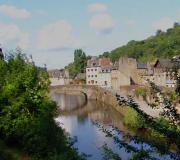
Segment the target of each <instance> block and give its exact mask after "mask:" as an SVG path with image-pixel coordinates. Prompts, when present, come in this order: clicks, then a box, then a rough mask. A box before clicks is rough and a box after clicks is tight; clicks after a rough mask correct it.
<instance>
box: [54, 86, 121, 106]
mask: <svg viewBox="0 0 180 160" xmlns="http://www.w3.org/2000/svg"><path fill="white" fill-rule="evenodd" d="M53 92H60V93H71V92H79V93H82V94H84V96H85V98H86V100H96V101H99V102H102V103H104V104H107V105H113V106H117V105H118V102H117V100H116V97H115V96H114V95H113V94H112V92H110V91H108V90H106V89H104V88H101V87H98V86H91V85H58V86H51V93H53Z"/></svg>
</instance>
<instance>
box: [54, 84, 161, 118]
mask: <svg viewBox="0 0 180 160" xmlns="http://www.w3.org/2000/svg"><path fill="white" fill-rule="evenodd" d="M51 90H53V92H54V91H55V92H59V91H60V92H75V91H76V92H80V93H83V94H84V95H85V96H86V98H87V100H96V101H99V102H101V103H103V104H106V105H109V106H111V107H114V108H115V109H116V110H117V111H121V113H122V110H123V107H120V105H119V103H118V101H117V97H116V94H118V95H120V96H121V97H123V98H125V99H126V98H127V96H128V95H132V94H133V90H131V91H129V90H127V89H126V88H125V89H124V88H121V89H120V90H119V91H112V90H111V89H105V88H101V87H98V86H89V85H61V86H54V87H51ZM133 99H134V101H135V102H136V103H137V104H139V106H140V109H141V110H143V111H144V112H145V113H146V114H148V115H150V116H152V117H157V116H158V115H159V113H160V111H161V109H152V108H151V107H150V106H148V104H147V103H146V102H145V101H144V100H143V99H142V98H141V97H140V98H137V97H134V98H133Z"/></svg>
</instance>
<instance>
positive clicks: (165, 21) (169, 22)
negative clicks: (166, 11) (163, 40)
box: [152, 17, 174, 31]
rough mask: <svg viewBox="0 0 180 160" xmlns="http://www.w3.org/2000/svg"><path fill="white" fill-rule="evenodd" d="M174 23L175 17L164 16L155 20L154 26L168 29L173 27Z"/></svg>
mask: <svg viewBox="0 0 180 160" xmlns="http://www.w3.org/2000/svg"><path fill="white" fill-rule="evenodd" d="M173 24H174V21H173V19H171V18H170V17H164V18H161V19H160V20H158V21H156V22H154V23H153V24H152V26H153V28H155V29H161V30H163V31H166V30H167V29H168V28H170V27H172V26H173Z"/></svg>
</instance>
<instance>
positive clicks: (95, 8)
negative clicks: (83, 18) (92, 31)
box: [88, 3, 107, 13]
mask: <svg viewBox="0 0 180 160" xmlns="http://www.w3.org/2000/svg"><path fill="white" fill-rule="evenodd" d="M106 10H107V6H106V5H104V4H102V3H94V4H90V5H89V6H88V11H89V12H93V13H102V12H106Z"/></svg>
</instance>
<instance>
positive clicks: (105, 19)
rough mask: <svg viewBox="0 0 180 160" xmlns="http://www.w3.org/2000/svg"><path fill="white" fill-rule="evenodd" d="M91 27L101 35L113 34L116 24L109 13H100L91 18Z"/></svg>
mask: <svg viewBox="0 0 180 160" xmlns="http://www.w3.org/2000/svg"><path fill="white" fill-rule="evenodd" d="M89 25H90V27H91V28H93V29H95V30H96V31H97V32H98V33H101V34H108V33H111V32H112V30H113V29H114V27H115V23H114V21H113V19H112V17H111V16H110V15H109V14H108V13H98V14H96V15H94V16H93V17H92V18H91V20H90V22H89Z"/></svg>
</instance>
